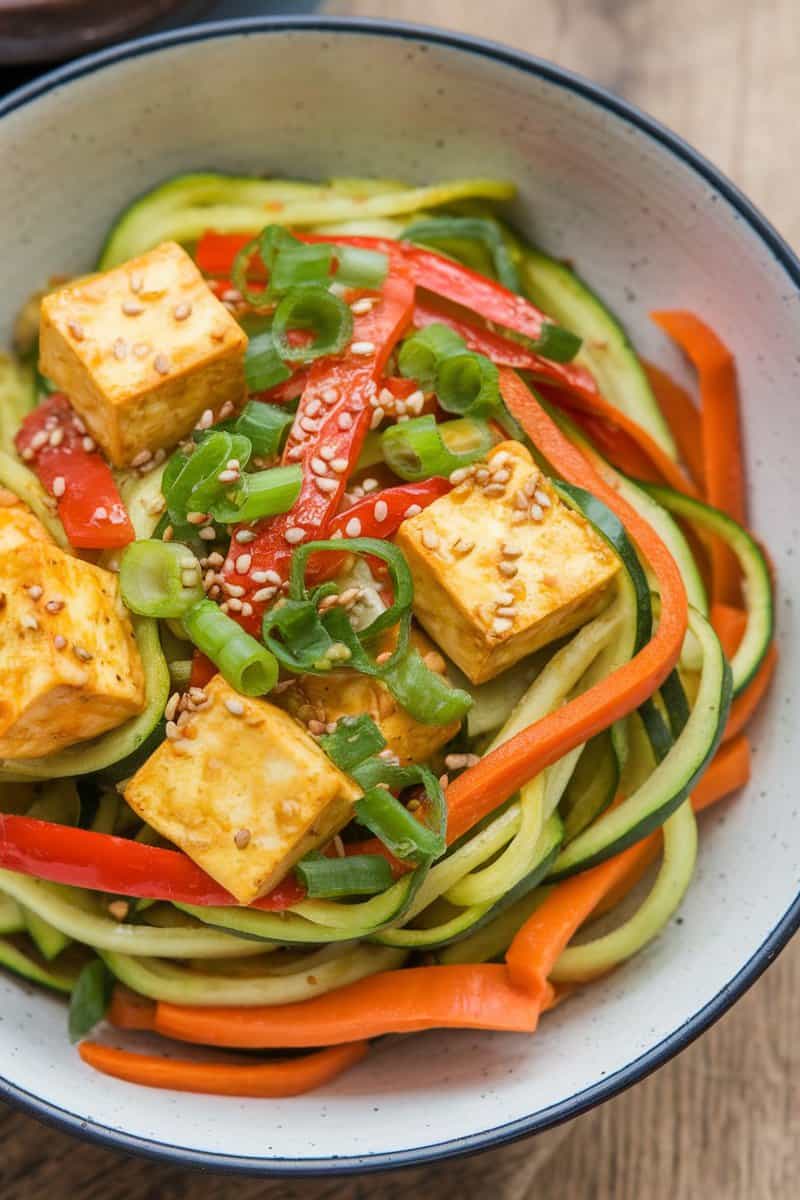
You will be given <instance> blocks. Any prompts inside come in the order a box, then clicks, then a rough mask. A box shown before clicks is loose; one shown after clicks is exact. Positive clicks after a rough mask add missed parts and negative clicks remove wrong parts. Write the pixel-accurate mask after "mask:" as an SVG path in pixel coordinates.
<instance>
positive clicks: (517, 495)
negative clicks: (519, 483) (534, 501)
mask: <svg viewBox="0 0 800 1200" xmlns="http://www.w3.org/2000/svg"><path fill="white" fill-rule="evenodd" d="M527 507H528V497H527V496H526V495H525V493H524V492H523V491H522V489H520V490H519V491H518V492H514V508H519V509H523V508H527Z"/></svg>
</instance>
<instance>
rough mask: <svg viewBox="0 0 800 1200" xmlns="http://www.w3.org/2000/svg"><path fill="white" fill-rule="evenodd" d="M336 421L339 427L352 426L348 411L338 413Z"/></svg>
mask: <svg viewBox="0 0 800 1200" xmlns="http://www.w3.org/2000/svg"><path fill="white" fill-rule="evenodd" d="M336 423H337V425H338V426H339V428H340V429H352V428H353V418H352V417H351V416H350V413H349V412H342V413H339V416H338V418H337V421H336Z"/></svg>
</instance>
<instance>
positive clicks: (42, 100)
mask: <svg viewBox="0 0 800 1200" xmlns="http://www.w3.org/2000/svg"><path fill="white" fill-rule="evenodd" d="M0 115H1V116H2V120H0V155H2V161H3V163H4V170H3V172H2V174H0V224H2V228H3V229H4V230H5V231H6V238H5V245H4V251H3V258H4V288H3V293H2V298H1V300H0V325H1V326H2V331H1V332H2V336H0V342H3V343H4V342H6V340H7V338H8V336H9V334H10V327H11V322H12V317H13V314H14V312H15V310H16V308H17V306H18V305H19V304H20V303H21V301H22V300H23V299H24V298H25V296H26V295H27V294H28V293H29V291H30V290H31V288H32V287H33V286H35V285H37V284H38V283H40V282H41V281H42V280H44V279H46V278H47V276H48V275H49V274H51V273H54V272H77V271H81V270H85V269H87V268H88V267H90V266H91V265H92V263H93V261H94V259H95V256H96V254H97V251H98V248H99V246H100V244H101V241H102V238H103V235H104V232H105V231H106V230H107V228H108V226H109V224H110V222H111V221H112V219H113V218H114V216H115V214H116V213H117V212H118V211H119V210H120V209H121V208H123V207H124V206H125V205H126V204H128V203H129V202H130V200H131V198H132V197H133V196H135V195H136V194H137V193H139V192H141V191H142V190H143V189H144V188H147V187H149V186H151V185H153V184H155V183H156V182H158V181H159V180H162V179H164V178H165V177H167V176H169V175H171V174H172V173H174V172H177V171H185V170H190V169H203V168H216V169H220V170H223V171H238V172H254V173H272V174H283V175H291V176H301V177H308V178H314V177H324V176H326V175H329V174H338V175H344V174H347V175H356V174H362V175H370V174H374V175H381V176H387V175H390V176H395V177H400V178H406V179H409V180H416V181H419V182H423V181H430V180H438V179H446V178H448V177H455V176H464V175H471V174H472V175H474V174H482V175H486V176H496V177H508V178H512V179H514V180H516V182H517V183H518V185H519V199H518V201H517V202H516V203H515V205H514V208H513V211H512V213H511V217H512V220H513V221H514V222H515V223H516V224H517V225H518V226H519V227H520V228H521V229H522V230H524V231H525V232H527V233H528V234H530V235H532V236H533V237H535V239H536V240H537V241H538V242H539V243H541V244H543V245H544V246H545V247H546V248H548V249H549V250H550V252H551V253H554V254H556V255H561V256H564V257H568V258H569V259H571V260H572V261H574V262H575V263H576V264H577V266H578V269H579V270H580V272H581V273H582V274H583V275H584V276H585V277H586V278H587V279H588V280H589V282H590V283H591V284H592V285H593V286H594V288H595V289H596V290H597V291H598V292H599V293H600V294H601V295H602V296H604V297H605V298H606V299H607V300H608V302H609V303H610V305H611V306H612V307H613V308H615V309H616V310H617V312H618V313H619V314H620V315H621V317H622V319H623V320H624V322H625V323H626V324H627V325H628V326H629V328H630V330H631V332H632V335H633V337H634V339H635V341H636V343H637V345H638V346H639V348H640V349H641V350H642V352H643V353H644V354H645V355H646V356H647V357H649V358H652V359H654V360H656V361H658V362H659V363H661V364H662V365H663V366H665V367H667V368H668V369H670V370H672V371H674V372H676V373H677V374H679V375H680V374H681V373H682V372H683V370H684V367H683V364H682V362H681V361H680V359H679V358H678V356H677V355H676V354H675V353H674V351H673V350H671V349H670V347H669V346H668V345H667V343H666V341H665V339H664V337H663V336H662V335H660V334H659V333H658V331H657V330H656V329H655V327H654V326H651V325H650V324H649V322H648V319H647V313H648V310H650V309H653V308H667V307H675V306H681V307H686V308H690V309H692V310H695V311H697V312H698V313H700V314H702V315H704V316H705V317H707V318H708V319H709V320H710V321H711V322H712V323H713V324H714V326H715V327H716V329H717V330H718V331H719V333H720V334H721V336H722V337H723V338H724V339H725V340H726V341H727V342H728V343H729V344H730V345H731V346H732V347H734V348H735V351H736V354H737V357H738V363H739V373H740V379H741V387H742V395H743V402H744V416H745V422H746V429H747V451H748V470H749V480H750V486H751V503H752V519H753V524H754V526H755V528H756V529H757V530H760V531H762V532H763V533H764V534H765V535H767V536H768V538H769V542H770V545H771V547H772V550H773V552H774V554H775V556H776V559H777V567H778V571H779V575H780V586H781V593H782V596H783V600H782V601H781V602H780V606H779V625H780V640H781V648H782V661H781V670H780V675H779V679H778V681H777V683H776V685H775V686H774V688H773V691H772V695H771V698H770V701H769V704H768V705H767V707H766V708H765V710H764V712H763V715H762V716H761V718H760V721H759V722H758V724H757V725H756V726H755V728H754V730H753V741H754V750H755V771H754V776H755V778H754V782H753V784H752V786H751V787H750V788H748V789H747V791H746V792H745V793H744V794H742V795H740V796H739V797H738V798H737V799H736V800H735V801H733V802H731V803H728V804H725V805H724V806H721V807H720V808H719V809H718V810H715V811H714V812H712V813H709V814H708V815H707V816H706V817H705V818H704V819H703V827H702V847H701V852H700V859H699V865H698V869H697V876H696V879H695V881H694V883H693V886H692V887H691V889H690V891H689V894H688V896H687V898H686V900H685V903H684V904H683V906H682V910H681V916H680V918H679V920H677V921H673V922H672V923H671V924H670V926H669V927H668V928H667V929H666V930H665V931H664V933H663V934H662V936H661V937H660V938H659V939H658V940H657V941H656V942H655V943H654V944H653V945H651V946H650V947H649V948H648V949H647V950H646V951H645V952H644V953H642V954H641V955H639V956H638V957H637V958H636V959H635V960H634V961H632V962H631V963H630V964H629V965H627V966H626V967H624V968H623V969H621V970H618V971H617V972H616V973H614V974H613V975H611V976H609V977H608V978H607V979H606V980H605V981H604V982H601V983H597V984H595V985H594V986H593V987H591V988H587V989H585V990H584V991H583V992H581V993H578V994H576V995H575V996H574V997H573V998H572V999H571V1000H570V1002H569V1003H567V1004H565V1005H564V1006H563V1007H562V1008H560V1009H559V1010H558V1011H556V1012H554V1013H553V1014H551V1015H549V1016H547V1017H546V1018H545V1019H544V1021H543V1023H542V1026H541V1028H540V1031H539V1032H538V1033H537V1035H536V1036H535V1037H533V1038H526V1037H521V1036H511V1035H501V1034H483V1035H474V1034H468V1033H466V1034H465V1033H458V1034H456V1033H453V1034H426V1035H423V1036H418V1037H415V1038H411V1039H404V1040H403V1041H402V1044H400V1043H399V1042H398V1040H396V1039H389V1040H387V1041H386V1042H385V1043H383V1044H381V1045H379V1046H378V1047H377V1048H376V1049H375V1050H374V1052H373V1053H372V1055H371V1056H370V1058H369V1059H368V1060H367V1061H366V1062H365V1063H364V1064H363V1065H361V1066H359V1067H358V1068H357V1069H356V1070H354V1071H353V1072H351V1073H350V1074H348V1075H346V1076H345V1077H343V1078H342V1079H341V1080H340V1081H339V1082H337V1083H336V1084H335V1085H332V1086H329V1087H328V1088H327V1089H325V1090H324V1091H321V1092H319V1093H316V1094H312V1095H310V1096H307V1097H302V1098H296V1099H292V1100H286V1101H255V1100H247V1101H239V1100H235V1099H218V1098H210V1097H203V1096H185V1095H175V1094H172V1093H169V1092H144V1091H142V1090H140V1089H138V1088H136V1087H132V1086H128V1085H125V1084H123V1083H119V1082H117V1081H115V1080H112V1079H108V1078H106V1077H103V1076H100V1075H95V1074H93V1073H92V1072H91V1071H90V1070H89V1069H88V1068H85V1067H84V1066H83V1065H82V1064H81V1062H80V1060H79V1059H78V1057H77V1055H76V1054H75V1051H74V1050H73V1049H72V1048H71V1047H70V1045H69V1043H68V1041H67V1038H66V1019H65V1014H64V1010H63V1006H62V1005H61V1004H60V1003H59V1002H57V1001H55V1000H51V999H50V998H49V997H48V996H46V995H43V994H41V993H39V992H34V991H32V990H30V989H28V988H26V987H25V986H23V985H21V984H19V983H17V982H15V981H13V980H12V979H10V978H8V977H6V976H3V977H2V978H1V979H0V1010H1V1011H2V1014H3V1016H2V1019H1V1020H0V1064H2V1066H0V1072H1V1073H2V1077H3V1078H2V1081H1V1086H0V1090H1V1091H2V1094H3V1096H4V1097H5V1098H7V1099H8V1100H10V1101H12V1102H14V1103H16V1104H19V1105H21V1106H23V1107H24V1108H27V1109H28V1110H29V1111H30V1112H31V1113H33V1114H34V1115H37V1116H40V1117H43V1118H45V1119H46V1120H49V1121H51V1122H54V1123H57V1124H58V1125H60V1126H62V1127H63V1128H65V1129H66V1130H68V1131H70V1132H73V1133H75V1134H79V1135H82V1136H87V1137H91V1138H93V1139H96V1140H98V1141H100V1142H103V1143H105V1144H107V1145H110V1146H113V1147H116V1148H118V1149H120V1150H125V1151H137V1152H141V1153H147V1154H151V1155H155V1156H158V1157H160V1158H164V1159H169V1160H172V1161H173V1162H176V1163H183V1164H187V1165H188V1164H191V1165H198V1166H202V1167H204V1168H206V1169H211V1170H224V1169H230V1170H237V1171H250V1172H264V1173H270V1174H292V1173H295V1174H305V1175H310V1174H325V1173H336V1172H346V1171H354V1170H364V1169H369V1168H380V1167H393V1166H400V1165H403V1164H407V1163H415V1164H420V1163H424V1162H429V1161H432V1160H435V1159H439V1158H442V1157H445V1156H447V1155H454V1154H459V1153H462V1152H467V1151H475V1150H479V1149H483V1148H486V1147H489V1146H496V1145H498V1144H499V1143H502V1142H505V1141H508V1140H511V1139H513V1138H517V1137H520V1136H522V1135H525V1134H531V1133H535V1132H537V1131H539V1130H543V1129H545V1128H547V1127H549V1126H552V1125H554V1124H556V1123H557V1122H560V1121H564V1120H566V1119H568V1118H570V1117H574V1116H575V1115H576V1114H578V1113H581V1112H583V1111H584V1110H586V1109H588V1108H590V1107H591V1106H592V1105H595V1104H597V1103H599V1102H600V1101H602V1100H605V1099H606V1098H608V1097H609V1096H612V1095H613V1094H614V1093H616V1092H618V1091H620V1089H622V1088H624V1087H627V1086H628V1085H630V1084H632V1083H634V1082H636V1080H638V1079H641V1078H642V1077H643V1076H644V1075H646V1074H647V1073H648V1072H649V1071H652V1070H653V1069H654V1068H656V1067H658V1066H659V1065H660V1064H661V1063H663V1062H664V1061H665V1060H667V1059H668V1058H669V1057H670V1056H672V1055H673V1054H675V1053H677V1052H678V1051H679V1050H680V1049H682V1048H683V1047H684V1046H686V1045H687V1043H688V1042H690V1041H691V1040H692V1039H693V1038H695V1037H696V1036H697V1035H698V1034H699V1033H701V1032H702V1031H703V1030H704V1029H705V1028H706V1027H707V1026H708V1025H709V1024H710V1023H711V1022H712V1021H714V1020H716V1019H717V1018H718V1017H719V1016H720V1015H721V1014H722V1013H723V1012H725V1010H726V1009H727V1008H728V1007H729V1006H730V1005H731V1004H732V1003H733V1002H734V1000H736V999H737V997H738V996H740V995H741V994H742V992H743V991H744V990H745V989H746V988H747V987H748V986H749V985H750V984H751V983H752V982H753V981H754V980H755V979H756V978H757V977H758V975H759V974H760V973H761V972H762V971H763V970H764V968H765V967H766V966H767V965H768V964H769V963H770V962H771V961H772V959H773V958H774V957H775V955H776V954H777V953H778V951H779V950H780V949H781V947H782V946H783V945H784V944H785V943H786V941H787V940H788V938H789V937H790V936H791V934H792V933H793V932H794V930H795V929H796V927H797V925H798V923H799V922H800V900H799V899H798V880H800V837H799V836H798V806H797V800H796V795H795V791H796V785H795V780H796V777H797V768H798V761H797V751H796V742H795V734H794V728H795V723H796V715H795V711H794V703H795V702H796V700H797V686H798V685H797V682H796V681H797V680H798V679H800V652H799V651H798V643H797V642H796V641H795V640H794V639H793V638H792V637H791V628H790V626H791V615H792V614H791V597H792V596H794V595H798V594H800V554H793V553H792V551H793V550H794V549H796V548H797V541H798V529H800V523H798V520H797V517H796V514H795V505H796V502H797V496H798V492H797V468H798V464H797V445H798V442H797V403H796V397H797V392H798V383H799V381H800V263H798V261H797V259H796V258H795V257H794V256H793V254H792V253H791V251H790V250H789V249H788V247H787V246H785V245H784V244H783V243H782V242H781V240H780V238H779V237H778V236H777V235H776V233H775V232H774V231H773V230H772V229H771V228H770V227H769V225H768V224H767V223H766V222H765V221H764V219H763V218H762V217H761V216H760V215H759V214H758V213H757V212H756V211H755V210H754V209H753V207H752V206H751V205H750V204H749V203H748V201H747V200H746V199H745V198H744V197H743V196H742V195H741V194H740V193H739V192H738V191H737V190H736V189H735V188H734V187H733V186H732V185H731V184H730V183H729V182H728V181H727V180H726V179H724V178H723V177H722V176H721V175H720V174H719V172H718V171H716V170H715V169H714V168H713V167H712V166H711V165H710V164H709V163H707V162H706V161H704V160H703V159H702V158H701V157H700V156H699V155H698V154H697V153H696V152H695V151H693V150H692V149H691V148H690V147H689V146H687V145H685V144H684V143H683V142H681V141H680V140H679V139H678V138H677V137H675V136H674V135H673V134H671V133H669V132H668V131H667V130H665V129H663V128H662V127H661V126H659V125H658V124H656V123H655V122H654V121H652V120H650V119H649V118H648V117H645V116H644V115H643V114H641V113H640V112H638V111H636V110H635V109H634V108H632V107H630V106H629V105H627V104H626V103H624V102H623V101H621V100H619V99H618V98H616V97H614V96H611V95H609V94H608V93H606V92H603V91H602V90H601V89H599V88H597V87H595V86H593V85H592V84H590V83H588V82H586V81H585V80H582V79H580V78H577V77H575V76H573V75H570V74H569V73H568V72H566V71H563V70H561V69H559V68H557V67H555V66H553V65H552V64H549V63H545V62H541V61H537V60H535V59H533V58H530V57H528V56H526V55H523V54H520V53H516V52H514V51H512V50H508V49H504V48H502V47H500V46H496V45H493V44H490V43H487V42H483V41H477V40H474V39H469V38H466V37H459V36H457V35H455V34H449V33H443V32H435V31H432V30H427V29H419V28H412V27H409V26H402V25H395V24H385V23H380V22H373V21H369V22H364V21H356V20H351V21H333V20H327V19H323V18H316V17H312V18H307V19H296V18H295V19H274V20H255V21H251V22H240V23H237V24H230V25H224V24H223V25H207V26H199V27H196V28H193V29H191V30H183V31H178V32H176V33H171V34H166V35H162V36H159V37H155V38H149V39H144V40H141V41H136V42H131V43H129V44H127V45H124V46H121V47H119V48H117V49H114V50H109V51H104V52H101V53H99V54H96V55H94V56H92V57H90V58H86V59H83V60H81V61H79V62H77V63H74V64H73V65H71V66H68V67H65V68H62V69H61V70H59V71H57V72H55V73H54V74H51V75H49V76H47V77H45V78H44V79H42V80H40V81H39V82H36V83H34V84H31V85H29V86H28V87H26V88H24V89H22V90H21V91H19V92H17V93H15V94H14V95H12V96H10V97H9V98H8V99H7V100H5V102H4V103H3V104H2V106H0Z"/></svg>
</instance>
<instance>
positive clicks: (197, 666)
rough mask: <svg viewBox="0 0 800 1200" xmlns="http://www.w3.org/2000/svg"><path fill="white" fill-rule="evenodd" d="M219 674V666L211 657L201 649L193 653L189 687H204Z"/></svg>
mask: <svg viewBox="0 0 800 1200" xmlns="http://www.w3.org/2000/svg"><path fill="white" fill-rule="evenodd" d="M216 674H217V668H216V666H215V664H214V663H213V662H212V661H211V659H210V658H206V656H205V654H203V653H202V651H200V650H195V652H194V654H193V655H192V670H191V672H190V674H189V687H196V688H204V687H205V686H206V684H207V683H210V682H211V680H212V679H213V678H214V676H215V675H216Z"/></svg>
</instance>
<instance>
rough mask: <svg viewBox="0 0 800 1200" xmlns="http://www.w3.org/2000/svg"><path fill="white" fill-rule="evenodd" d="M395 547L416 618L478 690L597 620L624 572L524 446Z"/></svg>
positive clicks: (407, 529)
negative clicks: (410, 581) (409, 580)
mask: <svg viewBox="0 0 800 1200" xmlns="http://www.w3.org/2000/svg"><path fill="white" fill-rule="evenodd" d="M395 540H396V542H397V545H398V546H399V547H400V548H401V550H403V552H404V553H405V555H406V558H407V560H408V564H409V566H410V568H411V573H412V575H413V578H414V612H415V615H416V617H417V619H418V620H419V622H420V623H421V624H422V625H423V626H424V627H425V629H426V630H427V632H428V633H429V634H430V635H431V637H432V638H433V639H434V640H435V641H436V642H437V644H438V645H439V646H441V648H442V650H443V651H444V652H445V654H448V655H449V656H450V658H452V659H453V661H454V662H456V663H457V664H458V666H459V667H461V670H462V671H463V672H464V674H465V675H467V677H468V678H469V679H470V680H471V681H472V682H473V683H483V682H485V681H486V680H487V679H492V678H494V676H495V675H498V674H499V673H500V672H501V671H505V670H506V669H507V668H508V667H510V666H513V664H514V663H516V662H518V661H519V660H520V659H521V658H524V657H525V655H527V654H530V653H532V651H534V650H538V649H539V648H540V647H541V646H545V645H547V644H548V643H549V642H552V641H554V640H555V639H556V638H560V637H562V636H563V635H564V634H567V633H570V632H571V631H572V630H574V629H577V628H578V626H580V625H583V624H584V623H585V622H586V621H588V620H590V619H591V618H592V617H594V616H596V615H597V613H598V612H600V611H601V610H602V609H603V607H604V606H605V605H606V604H607V602H608V599H609V593H610V589H611V586H612V584H613V582H614V579H615V576H616V574H617V572H618V570H619V562H618V560H617V558H616V555H615V554H614V553H613V552H612V551H611V550H610V549H609V547H608V546H607V545H606V543H605V542H604V541H603V539H602V538H601V537H600V536H599V534H597V533H595V531H594V529H593V528H592V526H591V525H590V524H589V522H588V521H586V520H585V518H584V517H583V516H581V514H580V513H576V512H574V511H573V510H572V509H570V508H567V506H566V505H564V504H562V502H561V501H560V500H559V498H558V496H557V495H556V493H555V491H554V489H553V487H552V485H551V484H550V483H549V482H548V481H547V480H546V479H545V477H544V476H543V475H542V474H541V472H540V471H539V469H538V468H537V467H536V465H535V464H534V462H533V459H532V458H531V456H530V454H529V453H528V451H527V450H526V449H525V448H524V446H521V445H520V444H519V443H518V442H504V443H502V444H501V445H499V446H497V447H496V448H495V450H494V451H493V452H492V454H491V455H490V457H489V461H488V463H487V464H484V465H483V467H481V466H480V465H478V466H477V467H476V468H475V469H474V470H473V471H472V472H471V473H470V474H469V475H468V476H467V478H466V479H465V480H464V482H463V483H461V484H459V485H458V486H457V487H455V488H454V489H453V491H452V492H450V493H449V494H448V495H446V496H442V497H441V498H440V499H438V500H436V501H434V503H433V504H431V505H429V507H428V508H426V509H424V510H423V511H422V512H421V513H419V514H418V515H417V516H415V517H411V518H409V519H408V520H406V521H404V522H403V523H402V525H401V526H400V528H399V530H398V532H397V536H396V539H395Z"/></svg>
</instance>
